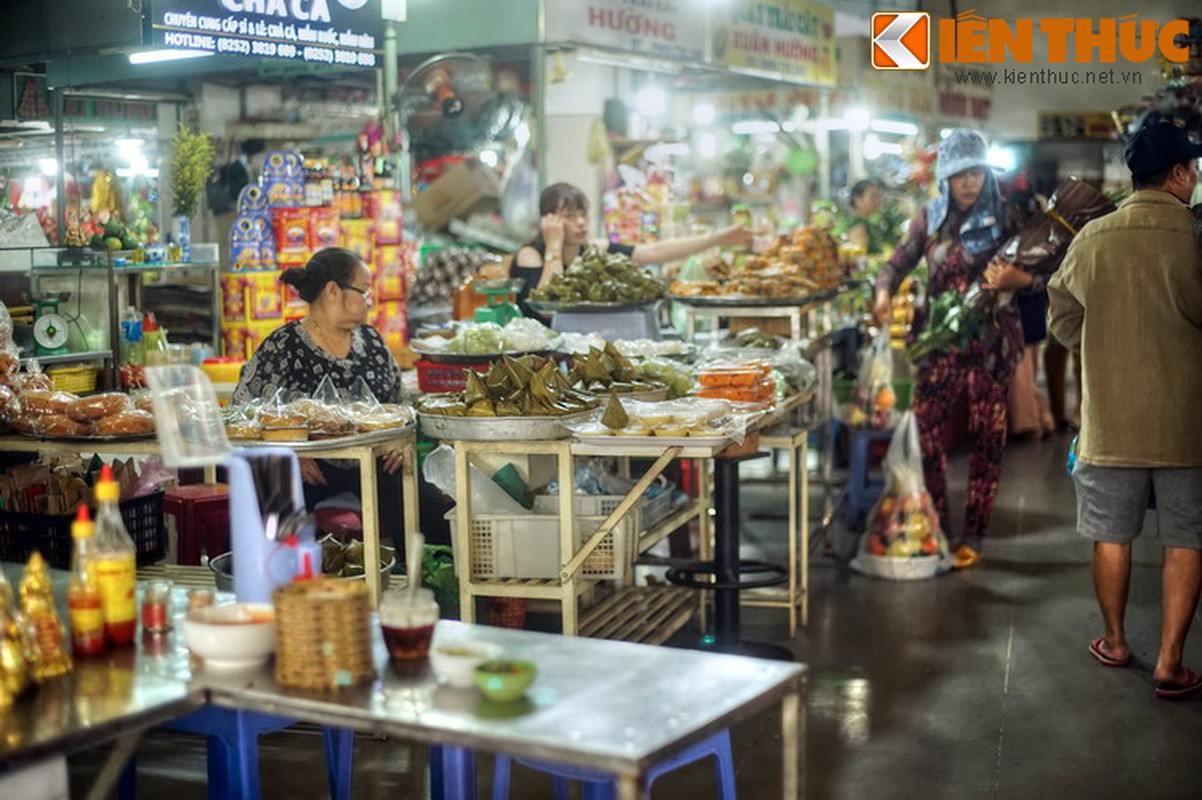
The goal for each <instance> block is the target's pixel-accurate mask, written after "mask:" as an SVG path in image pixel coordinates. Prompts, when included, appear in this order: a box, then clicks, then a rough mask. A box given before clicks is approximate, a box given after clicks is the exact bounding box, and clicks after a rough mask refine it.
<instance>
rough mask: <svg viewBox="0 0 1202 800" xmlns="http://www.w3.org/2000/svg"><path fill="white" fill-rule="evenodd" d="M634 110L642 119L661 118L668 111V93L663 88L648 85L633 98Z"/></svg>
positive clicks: (652, 84) (651, 84)
mask: <svg viewBox="0 0 1202 800" xmlns="http://www.w3.org/2000/svg"><path fill="white" fill-rule="evenodd" d="M635 108H637V109H638V112H639V113H640V114H642V115H643V116H644V117H648V118H654V117H662V116H663V115H664V114H665V113H667V111H668V93H667V92H666V91H664V87H662V86H659V85H658V84H654V83H649V84H647V85H646V86H644V87H643V88H642V89H639V92H638V94H637V95H636V96H635Z"/></svg>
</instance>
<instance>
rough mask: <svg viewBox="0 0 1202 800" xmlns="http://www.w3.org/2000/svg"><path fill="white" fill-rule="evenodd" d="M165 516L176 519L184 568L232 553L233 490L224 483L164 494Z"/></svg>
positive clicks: (195, 486) (183, 487)
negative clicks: (205, 556) (202, 554)
mask: <svg viewBox="0 0 1202 800" xmlns="http://www.w3.org/2000/svg"><path fill="white" fill-rule="evenodd" d="M163 514H164V515H166V514H171V515H172V516H174V517H175V531H176V534H177V540H178V546H177V549H176V553H177V558H178V561H179V563H180V564H197V565H199V564H200V551H201V546H202V545H203V546H204V551H205V553H207V554H208V556H209V558H212V557H213V556H215V555H218V554H220V553H224V552H226V551H227V550H229V549H230V487H228V486H226V485H225V484H224V483H196V484H192V485H191V486H176V487H175V488H173V489H168V490H167V491H166V492H165V493H164V494H163Z"/></svg>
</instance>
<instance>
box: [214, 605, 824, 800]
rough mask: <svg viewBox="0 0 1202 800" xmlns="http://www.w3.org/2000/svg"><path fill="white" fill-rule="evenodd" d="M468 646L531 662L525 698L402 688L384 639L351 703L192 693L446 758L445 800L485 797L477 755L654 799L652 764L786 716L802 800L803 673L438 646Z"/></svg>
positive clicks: (553, 649)
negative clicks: (738, 727) (755, 719)
mask: <svg viewBox="0 0 1202 800" xmlns="http://www.w3.org/2000/svg"><path fill="white" fill-rule="evenodd" d="M464 638H472V639H478V640H483V641H487V642H492V643H495V644H497V645H500V646H501V647H502V648H503V649H504V651H505V654H506V655H508V656H512V657H521V658H525V659H529V660H531V661H534V662H535V663H536V664H537V665H538V669H539V672H538V677H537V679H536V680H535V682H534V684H533V685H532V686H531V688H530V690H529V691H528V692H527V697H526V698H524V699H523V700H519V701H515V702H512V703H496V702H492V701H489V700H486V699H484V698H483V697H482V696H481V695H480V694H479V693H478V692H476V691H475V690H458V689H450V688H447V687H440V686H438V684H437V683H436V681H435V680H434V677H433V676H432V675H431V674H430V673H429V672H428V671H423V672H421V673H419V674H416V675H399V674H397V673H396V672H395V671H394V670H393V669H392V668H391V666H389V664H388V663H387V653H386V652H385V651H384V648H383V645H382V642H380V641H379V639H378V638H377V643H376V644H377V647H376V656H377V663H378V665H379V668H380V669H379V672H380V676H381V677H380V678H379V679H378V680H377V681H376V682H375V683H373V684H372V685H369V686H363V687H359V688H357V689H353V690H349V691H345V692H343V693H341V694H337V695H323V694H318V693H312V692H303V691H296V690H291V689H284V688H281V687H279V686H278V685H277V684H276V683H275V680H274V677H273V675H272V672H271V670H270V669H268V668H265V669H263V670H261V671H259V672H257V673H254V674H252V675H249V676H247V677H246V678H244V679H239V680H231V679H230V678H229V677H227V676H221V675H206V674H205V673H204V672H203V671H201V672H198V673H196V675H195V676H194V678H193V685H201V686H204V688H205V689H206V690H207V691H208V695H209V699H210V702H212V703H214V704H216V705H219V706H224V707H229V708H239V709H245V710H250V711H259V712H264V713H270V714H279V715H281V716H287V717H293V718H296V719H299V720H304V721H308V722H314V723H320V724H323V725H332V726H338V727H345V728H354V729H357V730H362V731H371V732H374V733H385V734H390V735H395V736H398V737H402V738H405V739H412V740H418V741H422V742H427V743H430V744H435V745H442V746H444V751H445V754H444V758H443V764H442V769H443V775H442V777H443V785H444V787H445V790H446V797H447V798H448V800H467V798H475V796H476V795H475V775H474V767H473V761H472V759H471V758H470V752H469V751H473V750H486V751H490V752H504V753H510V754H512V755H516V756H524V757H529V758H537V759H542V760H546V761H553V762H558V763H563V764H569V765H575V766H582V767H589V768H592V769H595V770H603V771H606V772H612V773H613V774H614V775H615V777H616V778H617V780H618V786H619V793H618V796H619V797H620V798H622V800H634V798H643V797H647V796H648V795H647V792H646V789H645V787H643V786H642V785H641V778H642V776H643V775H644V773H645V772H646V770H647V769H648V767H650V766H651V765H652V764H654V763H656V762H658V761H660V760H662V759H663V758H664V757H666V756H668V755H670V754H673V753H676V752H678V751H680V750H682V749H684V748H685V747H687V746H689V745H691V744H694V743H696V742H698V741H700V740H702V739H704V738H706V737H707V736H709V735H711V734H713V733H715V732H716V731H719V730H722V729H724V728H729V727H730V726H731V725H732V724H734V723H735V722H737V721H739V720H741V719H745V718H747V717H749V716H751V715H753V714H756V713H758V712H761V711H764V710H765V709H768V708H771V707H772V706H774V705H776V704H779V705H780V708H781V711H782V730H781V733H782V737H781V738H782V753H781V766H782V776H781V786H782V796H783V797H785V798H787V799H788V800H793V799H794V798H798V797H801V791H802V789H801V786H802V784H801V774H802V754H803V750H802V744H803V742H802V739H803V733H804V719H803V712H802V705H801V692H802V690H803V688H804V681H805V675H806V667H805V666H804V665H800V664H790V663H782V662H777V661H766V660H760V659H750V658H745V657H739V656H728V655H720V654H713V653H700V652H696V651H693V650H680V649H672V648H663V647H652V646H649V645H639V644H630V643H627V642H613V641H606V640H597V639H586V638H578V637H565V636H558V635H554V634H546V633H534V632H530V631H514V630H508V629H504V628H493V627H487V626H475V625H465V624H462V623H456V622H445V621H444V622H440V623H439V624H438V627H437V629H436V633H435V645H434V646H437V645H438V644H440V643H445V642H450V641H455V640H459V639H464Z"/></svg>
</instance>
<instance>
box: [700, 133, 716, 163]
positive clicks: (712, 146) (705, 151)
mask: <svg viewBox="0 0 1202 800" xmlns="http://www.w3.org/2000/svg"><path fill="white" fill-rule="evenodd" d="M697 155H698V156H700V157H701V158H706V159H708V158H713V157H714V156H716V155H718V137H717V136H716V135H715V134H713V133H710V132H709V131H703V132H702V133H699V134H697Z"/></svg>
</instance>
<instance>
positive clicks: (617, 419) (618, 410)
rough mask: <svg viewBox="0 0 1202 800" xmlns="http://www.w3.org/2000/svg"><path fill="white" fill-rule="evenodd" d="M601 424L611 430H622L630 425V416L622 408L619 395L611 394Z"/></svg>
mask: <svg viewBox="0 0 1202 800" xmlns="http://www.w3.org/2000/svg"><path fill="white" fill-rule="evenodd" d="M601 424H602V425H604V426H605V427H607V428H609V429H610V430H615V431H617V430H621V429H622V428H625V427H626V426H627V425H629V424H630V415H629V414H627V413H626V409H625V408H623V407H622V401H621V400H619V399H618V397H617V395H613V394H611V395H610V396H609V402H608V403H607V404H606V405H605V413H604V414H602V415H601Z"/></svg>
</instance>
